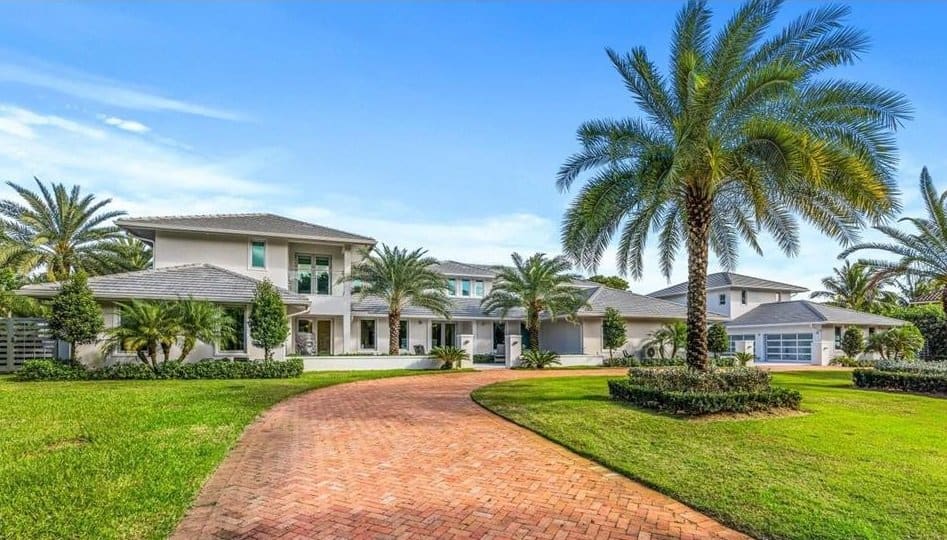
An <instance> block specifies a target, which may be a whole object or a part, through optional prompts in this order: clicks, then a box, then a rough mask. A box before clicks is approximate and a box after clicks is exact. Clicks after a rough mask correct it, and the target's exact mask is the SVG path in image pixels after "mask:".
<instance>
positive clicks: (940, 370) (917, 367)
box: [874, 361, 947, 376]
mask: <svg viewBox="0 0 947 540" xmlns="http://www.w3.org/2000/svg"><path fill="white" fill-rule="evenodd" d="M874 367H875V369H878V370H881V371H900V372H904V373H927V374H931V375H945V376H947V362H890V361H882V362H876V363H875V365H874Z"/></svg>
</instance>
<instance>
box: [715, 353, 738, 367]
mask: <svg viewBox="0 0 947 540" xmlns="http://www.w3.org/2000/svg"><path fill="white" fill-rule="evenodd" d="M711 363H712V364H713V365H714V367H735V366H736V365H737V359H736V357H734V356H729V355H728V356H715V357H714V358H712V359H711Z"/></svg>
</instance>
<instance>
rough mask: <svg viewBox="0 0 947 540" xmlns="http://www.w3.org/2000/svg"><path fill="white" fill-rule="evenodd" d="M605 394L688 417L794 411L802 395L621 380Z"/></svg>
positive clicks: (774, 390) (778, 390)
mask: <svg viewBox="0 0 947 540" xmlns="http://www.w3.org/2000/svg"><path fill="white" fill-rule="evenodd" d="M608 391H609V393H610V394H611V396H612V397H613V398H615V399H620V400H622V401H627V402H629V403H632V404H634V405H638V406H641V407H645V408H648V409H654V410H658V411H662V412H668V413H672V414H678V415H688V416H697V415H702V414H714V413H723V412H735V413H747V412H754V411H765V410H769V409H798V408H799V404H800V403H801V401H802V394H800V393H799V392H797V391H795V390H790V389H787V388H778V387H777V388H767V389H765V390H759V391H752V392H747V391H731V392H684V391H678V390H663V389H658V388H652V387H648V386H643V385H640V384H635V382H634V381H633V380H624V379H617V380H611V381H608Z"/></svg>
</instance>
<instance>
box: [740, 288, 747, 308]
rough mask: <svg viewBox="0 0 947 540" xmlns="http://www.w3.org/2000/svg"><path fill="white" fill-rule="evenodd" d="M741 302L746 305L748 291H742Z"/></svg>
mask: <svg viewBox="0 0 947 540" xmlns="http://www.w3.org/2000/svg"><path fill="white" fill-rule="evenodd" d="M740 303H741V304H743V305H746V291H740Z"/></svg>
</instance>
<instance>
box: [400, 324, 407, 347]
mask: <svg viewBox="0 0 947 540" xmlns="http://www.w3.org/2000/svg"><path fill="white" fill-rule="evenodd" d="M398 328H399V329H400V332H398V348H399V349H404V350H408V321H401V324H400V325H399V326H398Z"/></svg>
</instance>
